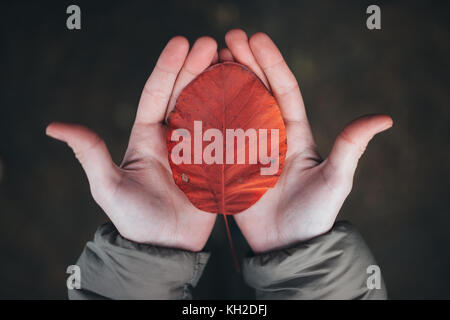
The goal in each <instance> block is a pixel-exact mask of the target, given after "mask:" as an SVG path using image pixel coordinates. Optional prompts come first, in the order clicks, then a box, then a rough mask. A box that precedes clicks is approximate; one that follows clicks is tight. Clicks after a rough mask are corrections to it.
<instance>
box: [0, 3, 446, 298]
mask: <svg viewBox="0 0 450 320" xmlns="http://www.w3.org/2000/svg"><path fill="white" fill-rule="evenodd" d="M73 3H74V4H77V5H79V6H80V7H81V12H82V29H81V30H79V31H69V30H68V29H67V28H66V19H67V16H68V15H67V14H66V8H67V6H68V5H70V4H73ZM370 4H377V5H379V6H380V7H381V17H382V30H379V31H370V30H368V29H367V28H366V19H367V17H368V15H367V14H366V8H367V6H368V5H370ZM449 9H450V6H449V5H448V4H445V3H444V2H438V1H425V0H424V1H370V2H369V1H320V2H319V1H290V2H278V1H273V0H264V1H224V2H222V1H221V2H219V1H215V0H198V1H187V0H180V1H172V0H166V1H162V2H154V3H152V2H151V1H145V2H144V1H142V2H140V1H136V2H132V1H127V2H126V1H107V2H101V1H95V2H94V1H89V2H87V1H86V2H83V1H73V2H72V1H71V2H68V1H58V2H45V1H39V2H37V1H33V2H31V1H29V2H26V1H2V3H1V5H0V16H1V21H0V23H1V41H0V48H1V50H0V54H1V59H0V61H1V68H0V77H1V107H0V283H1V286H0V298H51V299H55V298H56V299H58V298H61V299H64V298H65V297H66V283H65V281H66V278H67V276H68V275H67V274H66V273H65V271H66V268H67V266H68V265H70V264H73V263H75V262H76V259H77V258H78V256H79V254H80V253H81V251H82V249H83V247H84V245H85V243H86V241H88V240H89V239H91V237H92V236H93V233H94V231H95V229H96V228H97V226H98V225H99V224H101V223H102V222H104V221H105V220H106V216H105V215H104V214H103V213H102V211H101V209H100V208H99V207H97V205H96V204H95V203H94V201H93V200H92V198H91V196H90V192H89V187H88V183H87V179H86V178H85V175H84V173H83V171H82V169H81V167H80V165H79V164H78V162H77V161H76V160H75V158H74V157H73V154H72V152H71V151H70V150H69V149H68V148H67V147H66V146H65V145H64V144H62V143H58V142H56V141H52V140H51V139H49V138H47V137H46V136H45V134H44V130H45V126H46V125H47V124H48V123H49V122H51V121H53V120H60V121H70V122H79V123H83V124H86V125H88V126H89V127H91V128H93V129H95V130H96V131H97V132H98V133H99V134H100V135H101V136H102V137H103V138H104V139H105V141H106V142H107V144H108V146H109V149H110V151H111V153H112V155H113V158H114V160H115V161H116V162H117V163H118V162H120V161H121V160H122V156H123V154H124V151H125V149H126V147H127V140H128V137H129V132H130V128H131V126H132V122H133V119H134V116H135V111H136V106H137V102H138V99H139V96H140V92H141V90H142V87H143V85H144V83H145V81H146V78H147V77H148V75H149V73H150V72H151V70H152V69H153V66H154V64H155V62H156V59H157V57H158V55H159V53H160V51H161V49H162V48H163V47H164V45H165V43H166V42H167V40H168V39H169V38H170V37H172V36H174V35H177V34H183V35H185V36H187V37H188V38H189V40H190V41H191V43H193V41H194V40H195V39H196V38H197V37H199V36H202V35H211V36H213V37H215V38H216V39H217V40H218V41H219V44H221V45H223V44H224V41H223V37H224V34H225V32H226V31H227V30H229V29H231V28H236V27H240V28H243V29H245V30H246V31H247V32H248V33H249V34H252V33H254V32H256V31H264V32H267V33H268V34H269V35H270V36H271V37H272V38H273V39H274V41H275V42H276V43H277V44H278V45H279V47H280V49H281V50H282V52H283V53H284V55H285V58H286V60H287V62H288V64H289V65H290V67H291V68H292V70H293V71H294V73H295V75H296V76H297V79H298V81H299V83H300V87H301V89H302V93H303V97H304V100H305V103H306V106H307V111H308V114H309V119H310V122H311V125H312V128H313V131H314V134H315V138H316V140H317V144H318V145H319V148H320V151H321V153H322V154H323V155H324V156H326V155H327V154H328V152H329V150H330V148H331V146H332V143H333V141H334V138H335V136H336V134H337V133H338V132H339V130H340V129H342V127H343V126H344V125H345V124H346V123H347V122H348V121H350V120H351V119H353V118H355V117H357V116H359V115H362V114H366V113H387V114H390V115H391V116H392V117H393V119H394V122H395V125H394V127H393V128H392V129H391V130H390V131H388V132H385V133H383V134H381V135H380V136H377V137H376V138H375V139H374V140H373V141H372V143H371V144H370V145H369V147H368V149H367V152H366V153H365V155H364V156H363V158H362V160H361V161H360V166H359V169H358V171H357V174H356V177H355V184H354V189H353V191H352V193H351V195H350V196H349V198H348V199H347V201H346V203H345V205H344V207H343V208H342V210H341V214H340V219H349V220H350V221H352V222H353V223H354V224H355V225H356V226H357V227H358V228H359V230H360V231H361V233H362V234H363V236H364V237H365V239H366V240H367V242H368V243H369V245H370V247H371V248H372V250H373V252H374V254H375V256H376V258H377V260H378V262H379V264H380V266H381V269H382V272H383V273H384V277H385V280H386V283H387V286H388V290H389V293H390V297H391V298H394V299H404V298H405V299H407V298H414V299H418V298H427V299H428V298H450V291H449V290H448V287H449V286H450V277H449V276H448V271H449V270H450V212H449V205H448V200H449V187H450V151H449V143H448V139H449V138H450V131H449V125H448V122H449V120H450V105H449V102H450V94H449V88H448V83H449V71H450V68H449V57H450V42H449V27H450V17H449V15H450V14H449V12H450V10H449ZM217 221H218V222H217V225H216V227H215V229H214V231H213V234H212V236H211V239H210V241H209V243H208V245H207V248H208V250H212V251H213V257H212V260H211V261H210V263H209V265H208V266H207V269H206V271H205V274H204V276H203V278H202V279H201V282H200V284H199V286H198V288H197V290H196V291H195V293H196V297H197V298H227V297H238V298H251V297H252V292H251V291H250V290H249V288H247V287H246V286H245V285H243V284H242V279H241V278H240V275H239V274H237V273H236V272H235V270H234V268H233V260H232V257H231V254H230V250H229V247H228V243H227V241H226V234H225V227H224V224H223V219H221V218H220V219H218V220H217ZM231 229H232V234H233V238H234V242H235V245H236V246H237V249H238V253H239V255H240V256H241V257H242V256H243V255H245V254H247V253H248V251H249V249H248V247H247V245H246V244H245V241H244V240H243V238H242V236H241V234H240V233H239V230H238V229H237V227H236V226H235V225H234V223H233V224H232V225H231ZM229 277H232V279H233V280H232V281H231V280H230V281H226V282H225V281H224V279H225V278H229Z"/></svg>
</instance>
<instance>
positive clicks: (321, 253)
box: [243, 222, 387, 300]
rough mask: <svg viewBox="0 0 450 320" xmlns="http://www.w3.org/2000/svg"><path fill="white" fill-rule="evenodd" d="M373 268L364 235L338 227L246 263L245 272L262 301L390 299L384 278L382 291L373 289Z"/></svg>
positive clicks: (342, 225) (347, 225)
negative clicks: (371, 270) (370, 283)
mask: <svg viewBox="0 0 450 320" xmlns="http://www.w3.org/2000/svg"><path fill="white" fill-rule="evenodd" d="M371 265H375V266H376V265H377V263H376V262H375V259H374V258H373V256H372V254H371V252H370V250H369V248H368V247H367V245H366V244H365V242H364V240H363V239H362V237H361V235H360V234H359V233H358V232H357V231H356V229H355V228H354V227H353V226H352V225H351V224H350V223H348V222H337V223H336V224H335V225H334V227H333V229H332V230H331V231H329V232H328V233H326V234H324V235H321V236H319V237H316V238H314V239H311V240H309V241H306V242H302V243H300V244H298V245H296V246H294V247H291V248H288V249H284V250H279V251H274V252H269V253H265V254H262V255H258V256H254V257H250V258H247V259H245V260H244V265H243V273H244V279H245V281H246V282H247V283H248V285H250V286H251V287H253V288H255V290H256V296H257V298H259V299H307V300H312V299H386V298H387V293H386V287H385V284H384V281H383V279H382V277H381V274H379V275H378V276H379V284H380V285H381V287H380V288H378V289H377V288H372V289H369V285H368V278H369V277H370V276H371V274H372V273H368V269H367V268H368V267H369V266H371ZM378 270H379V269H378ZM370 287H372V286H370Z"/></svg>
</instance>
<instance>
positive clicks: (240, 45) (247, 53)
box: [225, 29, 270, 88]
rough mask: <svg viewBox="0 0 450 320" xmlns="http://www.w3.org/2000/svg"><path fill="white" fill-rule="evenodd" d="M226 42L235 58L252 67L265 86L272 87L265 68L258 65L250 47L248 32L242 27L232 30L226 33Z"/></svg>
mask: <svg viewBox="0 0 450 320" xmlns="http://www.w3.org/2000/svg"><path fill="white" fill-rule="evenodd" d="M225 42H226V44H227V46H228V48H229V50H230V52H231V54H232V56H233V57H234V60H236V61H237V62H239V63H241V64H243V65H245V66H247V67H248V68H250V70H252V71H253V72H254V73H255V74H256V75H257V76H258V78H260V79H261V81H262V82H263V83H264V84H265V86H266V87H267V88H270V86H269V82H268V81H267V78H266V76H265V74H264V72H263V70H262V69H261V67H260V66H259V65H258V63H257V61H256V60H255V57H254V56H253V53H252V50H251V49H250V46H249V43H248V37H247V34H246V33H245V32H244V31H243V30H240V29H233V30H230V31H228V32H227V34H226V35H225Z"/></svg>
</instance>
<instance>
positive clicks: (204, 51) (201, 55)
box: [166, 37, 217, 117]
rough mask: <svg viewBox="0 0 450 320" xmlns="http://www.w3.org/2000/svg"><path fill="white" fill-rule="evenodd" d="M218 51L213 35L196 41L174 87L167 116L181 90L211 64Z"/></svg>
mask: <svg viewBox="0 0 450 320" xmlns="http://www.w3.org/2000/svg"><path fill="white" fill-rule="evenodd" d="M216 52H217V43H216V40H214V39H213V38H211V37H201V38H199V39H198V40H197V41H196V42H195V43H194V45H193V47H192V49H191V52H189V55H188V56H187V58H186V61H185V63H184V65H183V67H182V68H181V71H180V74H179V75H178V78H177V81H176V83H175V86H174V88H173V92H172V96H171V97H170V101H169V106H168V108H167V112H166V117H167V116H168V115H169V113H170V112H171V111H172V110H173V108H174V107H175V103H176V101H177V98H178V95H179V94H180V92H181V90H183V89H184V87H186V86H187V85H188V84H189V82H191V81H192V80H194V78H195V77H197V76H198V75H199V74H200V73H202V72H203V71H204V70H205V69H206V68H208V67H209V66H210V65H211V62H212V61H213V59H214V56H215V53H216Z"/></svg>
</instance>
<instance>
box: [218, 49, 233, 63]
mask: <svg viewBox="0 0 450 320" xmlns="http://www.w3.org/2000/svg"><path fill="white" fill-rule="evenodd" d="M219 60H220V62H226V61H234V58H233V55H232V54H231V51H230V49H228V48H222V49H220V51H219Z"/></svg>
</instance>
